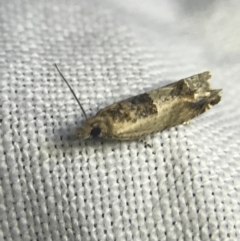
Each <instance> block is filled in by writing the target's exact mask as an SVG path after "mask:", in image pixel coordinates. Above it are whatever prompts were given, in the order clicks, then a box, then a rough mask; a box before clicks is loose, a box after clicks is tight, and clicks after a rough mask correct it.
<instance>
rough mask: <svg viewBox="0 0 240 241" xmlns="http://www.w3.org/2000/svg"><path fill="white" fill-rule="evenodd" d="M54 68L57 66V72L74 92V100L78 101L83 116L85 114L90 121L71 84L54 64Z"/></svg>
mask: <svg viewBox="0 0 240 241" xmlns="http://www.w3.org/2000/svg"><path fill="white" fill-rule="evenodd" d="M54 66H55V68H56V69H57V71H58V73H59V74H60V76H61V77H62V79H63V80H64V82H65V83H66V84H67V86H68V88H69V89H70V91H71V92H72V94H73V96H74V98H75V99H76V101H77V103H78V105H79V106H80V108H81V110H82V112H83V114H84V116H85V119H86V120H87V119H88V118H87V115H86V113H85V111H84V109H83V107H82V105H81V103H80V101H79V99H78V98H77V96H76V94H75V93H74V91H73V89H72V87H71V86H70V84H69V83H68V81H67V80H66V79H65V77H64V76H63V74H62V73H61V71H60V70H59V68H58V67H57V64H54Z"/></svg>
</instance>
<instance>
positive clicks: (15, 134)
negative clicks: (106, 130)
mask: <svg viewBox="0 0 240 241" xmlns="http://www.w3.org/2000/svg"><path fill="white" fill-rule="evenodd" d="M165 2H166V1H165ZM0 3H1V4H0V33H1V34H0V67H1V68H0V71H1V72H0V73H1V75H0V91H1V96H0V98H1V99H0V103H1V129H0V130H1V138H0V141H1V143H0V158H1V159H0V224H1V229H0V240H24V241H27V240H84V241H87V240H91V241H92V240H101V241H102V240H108V241H111V240H121V241H124V240H129V241H130V240H137V241H139V240H161V241H163V240H196V241H197V240H240V221H239V220H240V203H239V200H240V199H239V198H240V192H239V191H240V182H239V181H240V180H239V179H240V178H239V177H240V124H239V123H240V122H239V120H240V108H239V103H240V102H239V100H240V98H239V93H240V84H239V81H240V80H239V77H240V76H239V69H240V64H239V57H240V43H239V39H240V28H239V21H240V15H239V8H240V3H239V1H228V2H226V1H211V4H210V3H209V1H198V3H197V2H196V1H194V3H192V1H186V0H185V1H176V0H171V1H168V2H167V3H164V1H156V0H151V1H143V0H141V1H137V0H134V1H130V2H129V1H127V0H123V1H117V0H113V1H108V0H103V1H94V0H91V1H88V0H85V1H77V0H73V1H65V0H58V1H47V0H46V1H33V0H23V1H19V0H12V1H5V0H0ZM53 63H58V64H59V68H60V69H61V71H62V72H63V74H64V75H65V77H66V78H67V79H68V80H69V82H70V84H71V85H72V87H73V88H74V90H75V92H76V94H77V95H78V96H79V98H80V100H81V102H82V104H83V106H84V108H85V110H86V112H87V115H89V116H91V115H94V114H95V113H96V111H97V110H99V109H100V108H102V107H104V106H106V105H108V104H111V103H114V102H115V101H118V100H121V99H123V98H126V97H129V96H132V95H136V94H140V93H142V92H143V91H147V90H151V89H154V88H157V87H160V86H163V85H165V84H167V83H170V82H173V81H176V80H178V79H180V78H183V77H188V76H190V75H192V74H196V73H199V72H202V71H205V70H210V71H211V73H212V79H211V83H212V85H213V87H214V88H222V89H223V98H222V101H221V102H220V103H219V104H218V105H217V106H215V107H214V108H213V109H212V110H210V111H209V112H207V113H205V114H204V115H202V116H200V117H199V118H196V119H194V120H193V121H192V122H191V124H190V125H187V126H179V127H177V128H172V129H170V130H168V131H164V132H162V133H157V134H155V135H152V136H148V137H146V139H145V141H146V142H147V143H149V144H150V145H152V147H145V145H144V143H142V142H138V141H132V142H111V141H89V142H83V141H81V140H80V139H78V138H77V137H75V135H74V133H75V130H76V128H77V127H78V126H80V125H81V124H82V123H83V122H84V116H83V114H82V113H81V110H80V108H79V107H78V105H77V103H76V101H75V100H74V99H73V97H72V94H71V93H70V91H69V90H68V88H67V87H66V85H65V83H63V81H62V80H61V78H60V76H59V75H58V73H57V72H56V70H55V69H54V67H53Z"/></svg>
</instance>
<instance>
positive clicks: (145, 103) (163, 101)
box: [97, 72, 220, 140]
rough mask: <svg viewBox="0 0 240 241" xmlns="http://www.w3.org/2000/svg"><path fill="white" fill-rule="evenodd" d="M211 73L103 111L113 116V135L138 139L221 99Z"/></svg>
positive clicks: (118, 137)
mask: <svg viewBox="0 0 240 241" xmlns="http://www.w3.org/2000/svg"><path fill="white" fill-rule="evenodd" d="M209 78H210V74H209V72H204V73H201V74H198V75H194V76H191V77H189V78H186V79H182V80H179V81H177V82H175V83H172V84H170V85H167V86H165V87H162V88H159V89H156V90H153V91H151V92H149V93H144V94H141V95H138V96H134V97H131V98H129V99H126V100H124V101H120V102H118V103H115V104H113V105H110V106H109V107H106V108H105V109H103V110H101V111H99V112H98V113H97V116H102V117H103V118H105V117H108V118H109V117H110V118H111V123H112V138H115V139H125V140H126V139H135V138H139V137H141V136H144V135H147V134H150V133H155V132H158V131H162V130H164V129H167V128H170V127H172V126H176V125H179V124H182V123H184V122H186V121H188V120H190V119H192V118H194V117H196V116H198V115H200V114H202V113H203V112H205V111H206V110H207V109H208V108H210V106H211V105H215V104H217V103H218V102H219V101H220V96H219V92H220V90H210V86H209V83H208V82H207V80H208V79H209Z"/></svg>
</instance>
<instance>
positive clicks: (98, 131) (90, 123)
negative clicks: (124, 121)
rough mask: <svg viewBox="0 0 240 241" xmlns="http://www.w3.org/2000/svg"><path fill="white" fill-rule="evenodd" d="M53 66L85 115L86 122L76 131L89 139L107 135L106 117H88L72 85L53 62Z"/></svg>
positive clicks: (108, 126) (83, 137)
mask: <svg viewBox="0 0 240 241" xmlns="http://www.w3.org/2000/svg"><path fill="white" fill-rule="evenodd" d="M54 66H55V68H56V69H57V71H58V73H59V74H60V76H61V77H62V79H63V80H64V82H65V83H66V84H67V86H68V88H69V89H70V91H71V92H72V94H73V96H74V98H75V100H76V101H77V103H78V105H79V107H80V108H81V110H82V112H83V114H84V116H85V119H86V122H85V124H84V125H83V126H82V127H80V128H79V131H78V134H79V136H80V137H81V138H82V139H89V138H96V137H108V135H107V133H108V129H109V128H110V125H109V123H108V124H107V123H106V122H107V119H106V118H104V119H103V118H102V117H100V116H95V117H92V118H88V117H87V115H86V113H85V111H84V109H83V107H82V105H81V103H80V101H79V100H78V98H77V96H76V94H75V92H74V91H73V89H72V87H71V86H70V84H69V83H68V81H67V80H66V79H65V77H64V76H63V74H62V73H61V71H60V70H59V69H58V67H57V65H56V64H54Z"/></svg>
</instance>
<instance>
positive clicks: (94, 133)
mask: <svg viewBox="0 0 240 241" xmlns="http://www.w3.org/2000/svg"><path fill="white" fill-rule="evenodd" d="M100 133H101V129H100V128H99V127H98V126H97V127H93V128H92V130H91V133H90V134H91V136H92V137H98V136H99V135H100Z"/></svg>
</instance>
